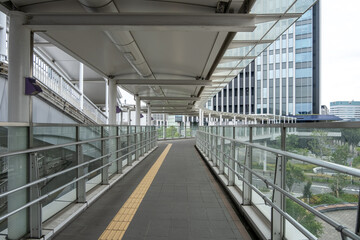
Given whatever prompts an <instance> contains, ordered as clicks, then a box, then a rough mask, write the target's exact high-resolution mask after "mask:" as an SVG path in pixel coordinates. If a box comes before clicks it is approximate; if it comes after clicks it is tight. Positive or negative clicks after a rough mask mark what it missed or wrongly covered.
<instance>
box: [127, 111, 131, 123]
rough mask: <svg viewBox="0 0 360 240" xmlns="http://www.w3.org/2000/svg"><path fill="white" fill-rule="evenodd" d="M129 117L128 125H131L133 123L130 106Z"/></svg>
mask: <svg viewBox="0 0 360 240" xmlns="http://www.w3.org/2000/svg"><path fill="white" fill-rule="evenodd" d="M127 118H128V125H129V126H130V125H131V110H130V108H128V116H127Z"/></svg>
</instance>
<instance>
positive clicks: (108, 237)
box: [99, 144, 172, 240]
mask: <svg viewBox="0 0 360 240" xmlns="http://www.w3.org/2000/svg"><path fill="white" fill-rule="evenodd" d="M171 146H172V144H168V145H167V147H166V148H165V150H164V151H163V152H162V153H161V155H160V157H159V158H158V159H157V160H156V162H155V163H154V164H153V165H152V167H151V168H150V170H149V171H148V172H147V173H146V175H145V177H144V178H143V179H142V180H141V182H140V183H139V185H138V186H137V187H136V189H135V190H134V192H133V193H132V194H131V195H130V197H129V198H128V200H127V201H126V202H125V204H124V205H123V206H122V207H121V209H120V210H119V212H118V213H117V214H116V215H115V217H114V218H113V219H112V220H111V222H110V224H109V225H108V226H107V227H106V230H105V231H104V232H103V233H102V234H101V236H100V238H99V240H114V239H122V237H123V236H124V234H125V232H126V229H127V228H128V226H129V224H130V222H131V220H132V219H133V217H134V215H135V213H136V211H137V210H138V208H139V206H140V204H141V202H142V200H143V198H144V196H145V194H146V192H147V191H148V189H149V188H150V185H151V183H152V181H153V180H154V178H155V176H156V174H157V172H158V171H159V169H160V167H161V165H162V163H163V162H164V160H165V157H166V155H167V154H168V152H169V150H170V148H171Z"/></svg>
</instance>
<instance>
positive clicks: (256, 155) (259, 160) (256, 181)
mask: <svg viewBox="0 0 360 240" xmlns="http://www.w3.org/2000/svg"><path fill="white" fill-rule="evenodd" d="M279 160H280V159H279ZM275 168H276V155H275V154H273V153H270V152H267V151H264V150H260V149H256V148H253V149H252V169H253V171H254V172H255V173H256V174H257V175H258V176H256V175H255V174H252V184H253V185H254V186H255V187H256V188H257V189H258V190H260V191H261V192H262V193H263V194H264V195H265V196H267V197H269V198H270V199H272V195H273V189H272V187H271V186H266V184H265V183H264V181H263V180H262V179H261V178H264V179H266V180H268V181H269V182H272V183H274V178H275ZM259 176H260V177H259ZM252 203H253V204H254V205H255V206H256V207H257V208H258V209H259V210H260V212H261V213H262V214H263V215H264V216H265V217H266V218H267V219H268V220H270V219H271V207H270V206H268V205H266V204H265V202H264V200H263V199H262V198H261V197H260V195H259V194H257V193H256V192H255V191H252Z"/></svg>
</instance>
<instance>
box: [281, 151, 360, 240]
mask: <svg viewBox="0 0 360 240" xmlns="http://www.w3.org/2000/svg"><path fill="white" fill-rule="evenodd" d="M339 148H340V149H341V152H340V150H339ZM339 148H338V149H335V150H334V151H333V153H332V156H331V159H332V160H333V161H335V157H339V159H340V158H342V157H344V156H345V155H346V152H347V151H350V149H348V146H347V145H341V146H340V147H339ZM344 161H345V159H344ZM359 186H360V179H359V178H357V177H352V176H350V175H348V174H343V173H340V172H339V171H336V170H332V169H328V168H324V167H319V166H316V165H313V164H308V163H304V162H302V161H298V160H294V159H288V161H287V166H286V189H287V191H288V192H289V193H291V194H292V195H293V196H294V197H296V198H298V199H300V200H301V201H303V202H305V203H307V204H309V205H310V206H312V207H314V208H315V209H317V210H318V211H320V212H322V213H324V214H325V215H326V216H327V217H329V218H330V219H332V220H333V221H335V222H337V223H340V224H341V225H343V226H345V227H347V228H348V229H349V230H351V231H355V224H356V216H357V207H358V201H359ZM286 210H287V212H288V213H289V214H290V215H291V216H292V217H293V218H294V219H295V220H297V221H298V222H299V223H300V224H301V225H303V226H304V227H305V228H306V229H308V230H309V231H310V232H311V233H312V234H314V235H315V236H316V237H318V238H319V239H340V238H341V236H340V235H339V233H338V232H337V231H336V230H335V229H334V228H333V227H331V226H330V225H329V224H328V223H326V222H324V221H322V220H320V219H319V218H318V217H315V215H313V214H311V213H309V212H308V211H306V209H304V208H303V207H301V206H299V205H298V204H296V203H293V202H292V200H290V199H288V200H287V207H286ZM289 234H290V233H289ZM289 236H290V235H289Z"/></svg>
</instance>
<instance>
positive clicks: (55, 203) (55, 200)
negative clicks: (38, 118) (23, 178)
mask: <svg viewBox="0 0 360 240" xmlns="http://www.w3.org/2000/svg"><path fill="white" fill-rule="evenodd" d="M32 141H33V146H34V147H44V146H50V145H60V144H66V143H70V142H76V127H74V126H35V127H33V140H32ZM37 165H38V176H39V178H43V177H47V176H49V175H52V174H55V173H58V172H61V171H64V170H66V169H68V168H71V167H74V166H76V165H77V160H76V146H75V145H73V146H67V147H63V148H56V149H50V150H46V151H40V152H38V154H37ZM76 176H77V170H76V169H75V170H71V171H70V172H67V173H65V174H63V175H60V176H57V177H55V178H52V179H50V180H49V181H46V182H44V183H43V184H41V185H40V191H41V195H45V194H48V193H49V192H51V191H53V190H55V189H57V188H59V187H61V186H62V185H64V184H66V183H67V182H69V181H71V180H72V179H74V178H76ZM75 200H76V185H75V184H73V185H71V186H68V187H67V188H65V189H62V190H60V191H58V192H57V193H55V194H53V195H51V196H49V197H48V198H46V199H45V200H44V201H42V207H43V211H42V219H43V221H46V220H47V219H48V218H50V217H52V216H53V215H54V214H56V213H58V212H59V211H61V210H62V209H63V208H65V207H66V206H68V205H69V204H71V203H72V202H73V201H75Z"/></svg>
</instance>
